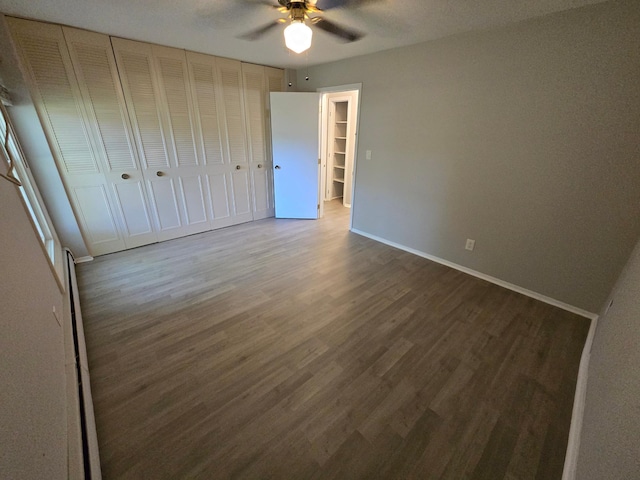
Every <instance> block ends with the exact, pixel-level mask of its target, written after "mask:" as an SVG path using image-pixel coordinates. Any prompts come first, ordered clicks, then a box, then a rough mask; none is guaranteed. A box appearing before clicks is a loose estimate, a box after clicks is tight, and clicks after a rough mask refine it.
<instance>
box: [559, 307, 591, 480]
mask: <svg viewBox="0 0 640 480" xmlns="http://www.w3.org/2000/svg"><path fill="white" fill-rule="evenodd" d="M597 325H598V319H597V318H594V319H593V320H591V327H590V328H589V334H588V335H587V341H586V342H585V344H584V349H583V350H582V357H581V358H580V369H579V370H578V381H577V382H576V393H575V395H574V398H573V411H572V412H571V427H570V430H569V441H568V442H567V453H566V455H565V457H564V470H563V471H562V480H575V478H576V468H577V466H578V452H579V450H580V434H581V433H582V420H583V418H584V406H585V402H586V398H587V379H588V376H589V360H590V359H591V347H592V346H593V338H594V336H595V333H596V327H597Z"/></svg>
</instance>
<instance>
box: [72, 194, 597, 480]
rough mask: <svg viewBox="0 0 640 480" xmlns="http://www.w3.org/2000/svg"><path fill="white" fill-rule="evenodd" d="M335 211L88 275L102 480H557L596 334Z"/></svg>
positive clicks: (107, 260)
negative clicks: (589, 342)
mask: <svg viewBox="0 0 640 480" xmlns="http://www.w3.org/2000/svg"><path fill="white" fill-rule="evenodd" d="M327 210H328V211H327V215H326V217H325V218H323V219H321V220H318V221H310V220H277V219H273V218H271V219H266V220H261V221H257V222H251V223H247V224H243V225H239V226H235V227H230V228H225V229H221V230H216V231H211V232H207V233H202V234H198V235H194V236H190V237H185V238H181V239H177V240H172V241H169V242H164V243H159V244H154V245H149V246H145V247H141V248H137V249H134V250H129V251H125V252H119V253H116V254H111V255H106V256H103V257H99V258H97V259H95V260H94V261H93V262H91V263H86V264H81V265H78V266H77V271H78V281H79V289H80V295H81V305H82V314H83V318H84V327H85V335H86V339H87V349H88V356H89V365H90V371H91V386H92V390H93V400H94V408H95V414H96V424H97V432H98V441H99V445H100V456H101V462H102V472H103V477H104V478H105V479H154V480H155V479H181V478H202V479H227V478H234V479H235V478H238V479H267V478H269V479H405V478H406V479H409V478H414V479H462V478H468V479H491V480H498V479H509V480H515V479H540V480H542V479H544V480H554V479H558V480H559V479H560V478H561V477H562V467H563V462H564V455H565V451H566V445H567V438H568V432H569V425H570V421H571V410H572V405H573V395H574V390H575V383H576V378H577V372H578V366H579V361H580V355H581V353H582V348H583V346H584V342H585V339H586V336H587V331H588V328H589V321H588V320H587V319H585V318H582V317H579V316H576V315H574V314H571V313H568V312H565V311H563V310H560V309H558V308H555V307H552V306H549V305H546V304H544V303H541V302H539V301H536V300H533V299H531V298H528V297H525V296H523V295H520V294H517V293H514V292H512V291H509V290H506V289H504V288H501V287H498V286H495V285H492V284H489V283H487V282H485V281H482V280H479V279H477V278H474V277H471V276H469V275H466V274H464V273H461V272H458V271H456V270H453V269H450V268H448V267H445V266H442V265H439V264H436V263H433V262H431V261H428V260H426V259H423V258H420V257H417V256H414V255H412V254H409V253H406V252H403V251H400V250H397V249H394V248H391V247H389V246H386V245H383V244H380V243H377V242H375V241H372V240H370V239H367V238H364V237H361V236H358V235H356V234H353V233H350V232H349V231H348V223H349V218H348V215H349V211H348V210H347V209H344V208H342V207H341V205H340V204H339V203H337V202H331V203H330V204H329V205H328V208H327Z"/></svg>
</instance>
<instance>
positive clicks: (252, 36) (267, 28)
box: [238, 18, 286, 40]
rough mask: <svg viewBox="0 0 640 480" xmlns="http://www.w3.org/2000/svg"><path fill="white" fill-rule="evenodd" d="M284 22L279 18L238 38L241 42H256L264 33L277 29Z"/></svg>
mask: <svg viewBox="0 0 640 480" xmlns="http://www.w3.org/2000/svg"><path fill="white" fill-rule="evenodd" d="M284 21H286V20H284V19H283V18H280V19H278V20H276V21H274V22H270V23H267V24H266V25H263V26H262V27H260V28H256V29H255V30H251V31H250V32H247V33H244V34H242V35H240V36H239V37H238V38H241V39H243V40H258V39H259V38H260V37H262V36H263V35H264V34H265V33H267V32H269V31H271V30H273V29H274V28H275V27H277V26H278V25H280V24H281V23H283V22H284Z"/></svg>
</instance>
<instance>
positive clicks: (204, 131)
mask: <svg viewBox="0 0 640 480" xmlns="http://www.w3.org/2000/svg"><path fill="white" fill-rule="evenodd" d="M217 61H218V59H216V58H215V57H213V56H210V55H203V54H199V53H193V52H187V63H188V66H189V76H190V79H191V89H192V92H193V99H194V112H195V124H196V132H197V138H198V141H199V146H200V149H201V152H202V155H201V158H202V159H203V164H204V168H205V171H206V177H207V183H206V186H207V190H208V198H209V211H210V212H211V222H212V226H213V228H220V227H226V226H229V225H235V224H238V223H242V222H247V221H250V220H252V219H253V216H252V215H251V211H250V210H248V209H246V208H245V207H244V206H243V204H242V198H240V199H239V201H238V202H236V201H235V200H234V196H233V193H234V192H235V191H236V190H239V191H241V192H242V191H245V190H246V188H244V187H241V188H239V189H236V188H234V184H233V181H234V175H235V176H236V177H238V178H239V179H242V177H246V171H245V172H242V168H241V169H240V170H237V169H236V166H237V165H235V166H234V165H233V164H232V162H231V158H230V154H229V152H228V145H227V124H226V121H225V105H224V103H225V102H224V94H223V90H222V88H221V86H220V84H219V81H218V76H217V73H216V62H217ZM223 62H224V61H223ZM236 205H238V207H239V208H238V209H236ZM238 212H242V213H238Z"/></svg>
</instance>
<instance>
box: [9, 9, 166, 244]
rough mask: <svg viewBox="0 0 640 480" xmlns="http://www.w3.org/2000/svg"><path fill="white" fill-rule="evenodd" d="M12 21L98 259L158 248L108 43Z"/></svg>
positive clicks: (103, 39) (47, 128)
mask: <svg viewBox="0 0 640 480" xmlns="http://www.w3.org/2000/svg"><path fill="white" fill-rule="evenodd" d="M7 22H8V23H9V27H10V29H11V32H12V35H13V38H14V41H15V45H16V47H17V51H18V55H19V57H20V61H21V66H22V69H23V72H24V74H25V77H26V81H27V84H28V86H29V90H30V92H31V95H32V97H33V99H34V104H35V106H36V110H37V113H38V116H39V118H40V121H41V123H42V126H43V129H44V131H45V135H46V137H47V141H48V143H49V146H50V148H51V151H52V153H53V156H54V158H55V161H56V164H57V167H58V171H59V172H60V175H61V178H62V181H63V184H64V186H65V189H66V191H67V195H68V196H69V199H70V202H71V205H72V208H73V210H74V214H75V216H76V219H77V220H78V224H79V226H80V228H81V230H82V234H83V237H84V239H85V242H86V243H87V246H88V248H89V250H90V252H91V254H92V255H101V254H105V253H111V252H115V251H118V250H124V249H126V248H133V247H136V246H140V245H145V244H148V243H152V242H155V241H157V236H156V233H155V231H154V228H153V223H152V219H151V215H150V208H149V203H148V201H147V198H146V194H145V189H144V186H143V184H142V173H141V171H140V168H139V166H138V161H137V158H136V152H135V148H134V147H133V142H132V138H131V133H130V129H129V126H128V124H127V115H126V109H125V107H124V101H123V98H122V94H121V92H120V87H119V80H118V78H117V73H116V72H117V71H116V69H115V62H114V59H113V53H112V50H111V45H110V42H109V37H107V36H106V35H100V34H97V33H91V32H86V31H80V30H75V29H71V28H66V27H65V28H64V29H63V27H60V26H59V25H50V24H45V23H40V22H34V21H29V20H22V19H15V18H7ZM63 30H64V32H63ZM65 37H66V39H65ZM67 45H68V47H67Z"/></svg>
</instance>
